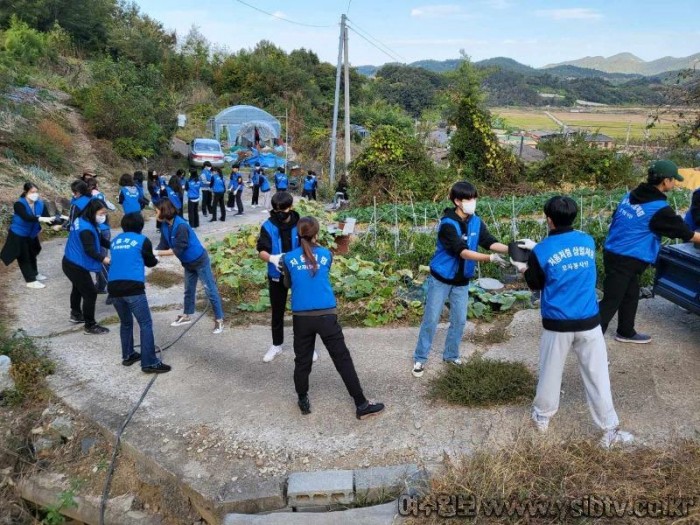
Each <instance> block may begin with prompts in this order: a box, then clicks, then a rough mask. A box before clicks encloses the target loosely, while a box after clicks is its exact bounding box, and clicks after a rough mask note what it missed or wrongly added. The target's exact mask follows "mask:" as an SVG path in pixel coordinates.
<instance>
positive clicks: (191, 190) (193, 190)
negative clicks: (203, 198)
mask: <svg viewBox="0 0 700 525" xmlns="http://www.w3.org/2000/svg"><path fill="white" fill-rule="evenodd" d="M201 188H202V183H201V182H199V181H198V180H194V179H190V180H188V181H187V198H188V199H189V200H191V201H193V200H196V199H199V190H200V189H201Z"/></svg>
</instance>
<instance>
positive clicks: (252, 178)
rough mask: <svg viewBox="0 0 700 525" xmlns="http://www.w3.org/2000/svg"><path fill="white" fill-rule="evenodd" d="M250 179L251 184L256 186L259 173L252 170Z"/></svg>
mask: <svg viewBox="0 0 700 525" xmlns="http://www.w3.org/2000/svg"><path fill="white" fill-rule="evenodd" d="M250 180H251V182H252V183H253V186H257V185H258V181H260V173H259V172H257V171H254V172H253V176H252V177H251V178H250Z"/></svg>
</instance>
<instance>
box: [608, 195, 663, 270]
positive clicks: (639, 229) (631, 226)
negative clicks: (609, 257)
mask: <svg viewBox="0 0 700 525" xmlns="http://www.w3.org/2000/svg"><path fill="white" fill-rule="evenodd" d="M666 206H668V204H667V203H666V201H665V200H658V201H651V202H647V203H644V204H630V194H629V193H628V194H627V195H625V196H624V197H623V198H622V200H621V201H620V204H618V206H617V210H615V215H613V218H612V222H611V223H610V231H609V232H608V238H607V239H606V240H605V249H606V250H608V251H609V252H612V253H616V254H617V255H626V256H627V257H634V258H635V259H639V260H640V261H644V262H647V263H651V264H654V263H655V262H656V258H657V256H658V255H659V250H660V249H661V236H659V235H656V234H655V233H654V232H652V231H651V230H650V229H649V223H650V222H651V218H652V217H653V215H654V214H655V213H656V212H657V211H659V210H660V209H661V208H665V207H666Z"/></svg>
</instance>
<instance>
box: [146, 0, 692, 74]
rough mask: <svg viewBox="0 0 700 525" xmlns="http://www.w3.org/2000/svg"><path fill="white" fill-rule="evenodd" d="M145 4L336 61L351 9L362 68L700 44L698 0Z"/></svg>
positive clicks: (161, 17)
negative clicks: (342, 28) (342, 20)
mask: <svg viewBox="0 0 700 525" xmlns="http://www.w3.org/2000/svg"><path fill="white" fill-rule="evenodd" d="M136 3H137V4H138V5H139V6H140V7H141V11H142V12H144V13H146V14H148V15H150V16H151V17H153V18H155V19H157V20H158V21H160V22H162V23H163V24H164V26H165V27H166V28H168V29H171V30H175V31H177V34H178V36H179V37H184V36H185V35H186V34H187V32H188V31H189V30H190V28H191V27H192V26H193V25H195V26H197V27H198V28H199V30H200V31H201V32H202V33H203V34H204V35H205V36H206V37H207V39H208V40H209V41H210V42H211V43H213V44H216V45H217V46H219V47H223V48H226V49H228V50H229V51H232V52H233V51H238V50H239V49H241V48H252V47H254V46H255V44H256V43H257V42H259V41H260V40H263V39H265V40H270V41H271V42H273V43H275V44H276V45H278V46H279V47H281V48H282V49H284V50H285V51H291V50H293V49H298V48H302V47H303V48H306V49H311V50H313V51H314V52H316V54H317V55H318V56H319V58H320V59H321V60H323V61H326V62H331V63H335V62H336V61H337V59H338V34H339V22H340V16H341V14H343V13H347V16H348V18H349V25H350V27H351V28H354V31H353V30H351V31H350V32H349V44H348V50H349V57H350V63H351V64H352V65H353V66H361V65H368V64H371V65H381V64H384V63H386V62H394V61H395V62H404V63H410V62H414V61H416V60H425V59H435V60H445V59H449V58H459V56H460V50H464V52H465V53H466V54H467V55H469V56H470V57H471V59H472V60H473V61H478V60H482V59H485V58H491V57H497V56H506V57H510V58H513V59H515V60H517V61H518V62H522V63H523V64H527V65H530V66H533V67H542V66H544V65H546V64H550V63H556V62H563V61H568V60H574V59H577V58H582V57H584V56H597V55H602V56H611V55H614V54H617V53H621V52H630V53H633V54H635V55H636V56H638V57H639V58H641V59H643V60H647V61H648V60H654V59H657V58H661V57H664V56H674V57H684V56H688V55H692V54H695V53H698V52H700V25H699V24H697V20H698V0H657V1H649V0H581V1H574V0H561V1H556V0H529V1H527V2H525V1H523V0H453V1H451V2H450V1H449V0H443V1H436V2H430V1H429V0H423V1H420V0H417V1H410V0H403V1H402V0H286V1H283V0H246V2H245V3H247V4H249V5H251V6H254V7H256V8H258V9H260V10H263V11H267V12H268V13H271V14H273V15H275V16H270V15H268V14H264V13H261V12H259V11H256V10H255V9H253V8H251V7H249V6H248V5H244V3H242V2H241V1H239V0H218V1H214V0H199V1H197V2H193V1H192V0H187V1H186V0H136ZM292 22H293V23H292ZM300 24H306V25H300ZM310 26H314V27H310ZM315 26H320V27H315ZM358 33H359V34H358ZM360 35H361V36H360ZM363 37H364V38H363Z"/></svg>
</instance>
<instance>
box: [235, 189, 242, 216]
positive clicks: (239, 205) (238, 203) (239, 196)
mask: <svg viewBox="0 0 700 525" xmlns="http://www.w3.org/2000/svg"><path fill="white" fill-rule="evenodd" d="M236 207H237V208H238V214H239V215H240V214H241V213H243V191H237V192H236Z"/></svg>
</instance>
